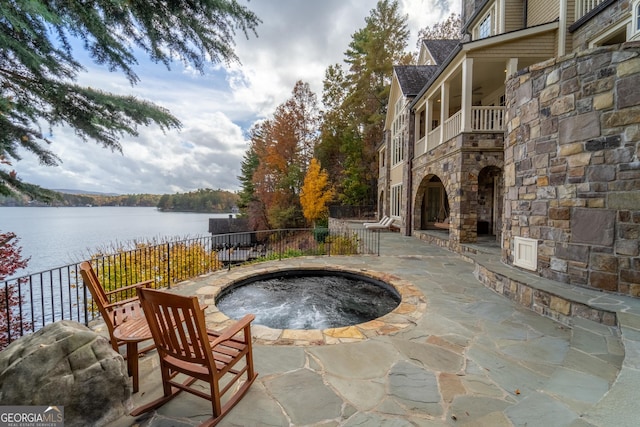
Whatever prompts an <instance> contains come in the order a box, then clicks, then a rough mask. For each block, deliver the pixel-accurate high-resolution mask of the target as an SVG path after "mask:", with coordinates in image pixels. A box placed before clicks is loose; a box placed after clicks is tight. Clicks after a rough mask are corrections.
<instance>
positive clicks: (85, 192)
mask: <svg viewBox="0 0 640 427" xmlns="http://www.w3.org/2000/svg"><path fill="white" fill-rule="evenodd" d="M51 191H57V192H58V193H64V194H82V195H87V196H119V195H120V194H118V193H100V192H98V191H86V190H69V189H66V188H53V189H51Z"/></svg>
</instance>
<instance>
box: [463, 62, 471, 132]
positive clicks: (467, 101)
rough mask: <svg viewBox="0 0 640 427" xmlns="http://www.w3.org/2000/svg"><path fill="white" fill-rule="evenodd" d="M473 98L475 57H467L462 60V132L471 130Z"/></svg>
mask: <svg viewBox="0 0 640 427" xmlns="http://www.w3.org/2000/svg"><path fill="white" fill-rule="evenodd" d="M472 99H473V58H465V60H464V61H463V62H462V101H461V102H462V105H461V106H460V114H461V117H460V118H461V121H462V129H460V131H461V132H471V130H472V129H471V104H472V102H471V101H472Z"/></svg>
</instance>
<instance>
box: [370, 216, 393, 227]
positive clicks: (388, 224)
mask: <svg viewBox="0 0 640 427" xmlns="http://www.w3.org/2000/svg"><path fill="white" fill-rule="evenodd" d="M392 224H393V218H387V219H386V220H385V221H382V222H381V223H379V224H368V225H365V226H364V228H366V229H368V230H386V229H388V228H390V227H391V225H392Z"/></svg>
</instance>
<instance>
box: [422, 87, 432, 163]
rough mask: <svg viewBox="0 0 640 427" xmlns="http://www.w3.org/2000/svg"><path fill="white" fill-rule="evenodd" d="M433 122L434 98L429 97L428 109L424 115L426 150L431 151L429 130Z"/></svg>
mask: <svg viewBox="0 0 640 427" xmlns="http://www.w3.org/2000/svg"><path fill="white" fill-rule="evenodd" d="M432 123H433V99H429V100H428V101H427V111H426V114H425V115H424V152H425V153H426V152H427V151H429V147H428V145H429V132H431V131H432V130H433V129H431V124H432Z"/></svg>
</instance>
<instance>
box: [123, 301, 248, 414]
mask: <svg viewBox="0 0 640 427" xmlns="http://www.w3.org/2000/svg"><path fill="white" fill-rule="evenodd" d="M139 295H140V301H141V302H142V307H143V309H144V312H145V315H146V316H147V321H148V323H149V328H150V329H151V334H152V335H153V339H154V341H155V343H156V348H157V349H158V356H159V357H160V371H161V373H162V385H163V392H164V394H163V396H162V397H160V398H158V399H156V400H154V401H153V402H150V403H148V404H146V405H143V406H141V407H140V408H137V409H135V410H134V411H133V412H131V415H132V416H137V415H140V414H142V413H144V412H147V411H150V410H152V409H155V408H158V407H159V406H162V405H163V404H165V403H166V402H168V401H169V400H171V399H173V398H174V397H175V396H176V395H177V394H178V393H180V392H181V391H183V390H184V391H187V392H189V393H192V394H195V395H196V396H199V397H202V398H203V399H207V400H210V401H211V407H212V410H213V415H212V416H211V418H209V419H207V420H206V421H205V422H204V423H203V424H201V425H203V426H204V425H206V426H213V425H215V424H217V423H218V422H219V421H220V420H221V419H222V418H223V417H224V416H225V415H226V414H227V413H228V412H229V411H230V410H231V408H233V407H234V406H235V405H236V404H237V403H238V401H240V399H241V398H242V397H243V396H244V395H245V394H246V392H247V391H248V390H249V387H251V384H253V382H254V381H255V379H256V377H257V376H258V374H257V373H255V372H254V370H253V353H252V349H251V322H252V321H253V319H254V318H255V316H254V315H252V314H248V315H246V316H245V317H243V318H242V319H241V320H239V321H238V322H236V323H235V324H233V325H231V326H230V327H229V328H227V329H226V330H225V331H223V332H222V333H217V332H213V331H210V330H207V329H206V325H205V320H204V312H203V309H202V308H201V307H200V304H199V303H198V298H197V297H195V296H194V297H187V296H181V295H175V294H171V293H168V292H162V291H158V290H154V289H140V292H139ZM243 359H244V363H241V364H240V365H239V366H240V367H239V368H238V367H236V365H237V364H238V362H240V361H242V360H243ZM178 374H183V375H184V376H186V379H184V380H183V381H182V382H179V381H175V380H174V378H175V377H176V376H177V375H178ZM245 374H246V380H245V382H244V383H243V384H242V385H241V386H240V387H239V388H238V389H237V390H236V391H235V392H234V393H233V394H231V395H230V397H229V398H228V400H226V403H224V404H222V402H221V398H222V396H223V395H224V394H225V393H227V392H228V391H230V390H231V388H232V386H233V385H234V384H235V383H236V382H238V381H239V380H240V379H241V378H243V376H244V375H245ZM198 380H201V381H204V382H207V383H209V393H208V394H207V393H204V392H202V391H201V389H196V388H195V387H191V385H192V384H193V383H194V382H196V381H198ZM238 384H239V383H238Z"/></svg>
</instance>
